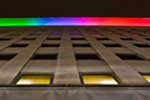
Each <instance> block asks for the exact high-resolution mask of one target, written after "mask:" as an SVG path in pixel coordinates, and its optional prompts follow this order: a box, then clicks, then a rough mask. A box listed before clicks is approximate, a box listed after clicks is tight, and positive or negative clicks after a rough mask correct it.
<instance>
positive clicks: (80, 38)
mask: <svg viewBox="0 0 150 100" xmlns="http://www.w3.org/2000/svg"><path fill="white" fill-rule="evenodd" d="M71 40H85V38H82V37H78V38H75V37H74V38H71Z"/></svg>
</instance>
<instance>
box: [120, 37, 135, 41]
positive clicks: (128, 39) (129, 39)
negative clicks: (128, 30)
mask: <svg viewBox="0 0 150 100" xmlns="http://www.w3.org/2000/svg"><path fill="white" fill-rule="evenodd" d="M120 39H121V40H126V41H131V40H133V38H120Z"/></svg>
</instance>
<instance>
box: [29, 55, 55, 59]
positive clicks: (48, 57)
mask: <svg viewBox="0 0 150 100" xmlns="http://www.w3.org/2000/svg"><path fill="white" fill-rule="evenodd" d="M49 59H50V60H56V59H57V54H35V55H34V56H33V57H32V60H49Z"/></svg>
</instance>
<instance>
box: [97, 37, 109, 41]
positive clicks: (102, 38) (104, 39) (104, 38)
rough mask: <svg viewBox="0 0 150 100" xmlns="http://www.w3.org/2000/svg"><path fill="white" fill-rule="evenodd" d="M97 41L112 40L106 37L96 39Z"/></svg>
mask: <svg viewBox="0 0 150 100" xmlns="http://www.w3.org/2000/svg"><path fill="white" fill-rule="evenodd" d="M96 40H102V41H103V40H110V39H109V38H106V37H104V38H96Z"/></svg>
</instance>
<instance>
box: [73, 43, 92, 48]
mask: <svg viewBox="0 0 150 100" xmlns="http://www.w3.org/2000/svg"><path fill="white" fill-rule="evenodd" d="M72 46H73V47H91V46H90V44H88V43H86V44H79V43H78V44H77V43H73V44H72Z"/></svg>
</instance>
